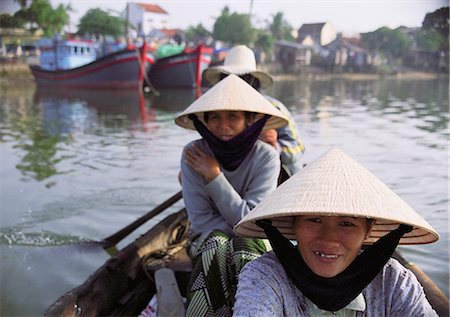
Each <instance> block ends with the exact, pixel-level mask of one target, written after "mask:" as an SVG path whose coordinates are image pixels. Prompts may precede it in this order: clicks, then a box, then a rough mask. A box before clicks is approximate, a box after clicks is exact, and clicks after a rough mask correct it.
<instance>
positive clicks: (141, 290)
mask: <svg viewBox="0 0 450 317" xmlns="http://www.w3.org/2000/svg"><path fill="white" fill-rule="evenodd" d="M180 198H181V192H180V193H178V194H176V195H175V196H173V197H171V198H169V199H168V200H167V201H166V202H164V203H163V204H161V205H160V206H158V207H157V208H155V209H154V210H152V211H150V212H149V213H147V214H146V215H144V216H143V217H141V218H139V219H137V220H136V221H135V222H134V223H133V224H131V225H129V226H127V227H126V228H124V229H122V230H121V231H119V232H118V233H116V234H114V235H112V236H111V237H109V238H107V239H105V240H103V243H105V245H104V247H109V246H111V245H114V244H115V243H116V242H117V241H118V240H120V239H121V238H123V236H124V235H126V234H128V233H129V231H130V230H134V229H135V228H136V227H137V226H139V225H141V224H142V223H144V222H145V221H147V220H148V219H150V218H152V217H154V216H155V215H157V214H159V213H160V212H162V211H163V210H165V209H166V208H168V206H170V205H171V204H173V203H174V202H175V201H176V200H178V199H180ZM130 228H131V229H130ZM188 229H189V221H188V218H187V215H186V211H185V209H184V208H183V209H181V210H180V211H178V212H176V213H173V214H171V215H169V216H167V217H166V218H165V219H164V220H162V221H161V222H160V223H158V224H157V225H156V226H155V227H153V228H152V229H150V230H149V231H148V232H147V233H145V234H144V235H142V236H141V237H140V238H138V239H137V240H135V241H134V242H132V243H131V244H129V245H128V246H126V247H125V248H123V249H122V250H121V251H120V252H118V253H117V254H116V255H115V256H113V257H112V258H110V259H109V260H108V261H106V262H105V264H103V265H102V266H101V267H100V268H99V269H98V270H97V271H96V272H95V273H93V274H92V275H91V276H90V277H89V278H88V279H87V280H86V281H85V282H84V283H83V284H81V285H80V286H78V287H76V288H74V289H72V290H70V291H69V292H67V293H66V294H65V295H63V296H61V297H60V298H59V299H57V300H56V302H54V303H53V304H52V305H51V306H50V307H49V308H48V309H47V311H46V312H45V314H44V315H45V316H74V317H75V316H138V315H139V314H140V313H141V312H142V311H143V310H144V309H146V307H147V308H148V304H149V302H150V299H152V297H153V296H154V295H155V294H156V285H155V272H156V271H157V270H159V269H161V268H169V269H171V270H173V271H174V272H175V277H176V280H177V283H178V287H179V290H180V294H181V296H183V297H185V296H186V293H187V290H188V283H189V276H190V273H191V271H192V264H191V261H190V259H189V257H188V255H187V253H186V244H187V232H188ZM394 257H395V258H397V259H398V260H399V261H400V262H401V263H402V264H403V265H404V266H405V267H407V268H409V269H410V270H411V271H412V272H414V274H415V275H416V276H417V278H418V280H419V281H420V282H421V284H422V286H423V287H424V291H425V294H426V296H427V298H428V300H429V302H430V303H431V305H432V306H433V308H434V309H435V310H436V312H437V313H438V314H439V316H448V314H449V301H448V298H447V297H446V296H445V295H444V294H443V292H442V291H441V290H440V289H439V288H438V287H437V286H436V285H435V284H434V283H433V282H432V281H431V279H430V278H429V277H427V275H426V274H425V273H424V272H423V271H422V270H420V268H419V267H417V266H416V265H414V264H412V263H409V262H408V261H406V260H405V258H404V257H402V256H401V254H400V253H399V252H397V251H396V252H395V253H394Z"/></svg>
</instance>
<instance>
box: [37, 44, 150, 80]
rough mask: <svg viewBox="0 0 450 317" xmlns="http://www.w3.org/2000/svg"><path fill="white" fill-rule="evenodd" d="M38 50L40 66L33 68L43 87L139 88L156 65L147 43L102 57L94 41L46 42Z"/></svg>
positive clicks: (121, 49)
mask: <svg viewBox="0 0 450 317" xmlns="http://www.w3.org/2000/svg"><path fill="white" fill-rule="evenodd" d="M39 49H40V51H41V55H40V65H39V66H37V65H30V68H31V72H32V74H33V76H34V78H35V81H36V83H37V84H38V85H40V86H64V87H72V88H73V87H77V88H138V87H142V86H143V82H144V78H145V75H146V73H147V72H148V71H149V70H150V68H151V65H152V64H153V63H154V61H155V59H154V57H153V55H152V54H151V53H150V52H149V51H148V49H147V44H146V43H145V42H144V44H143V45H142V46H140V47H135V46H128V47H124V46H123V47H120V46H119V47H118V48H117V49H119V50H118V51H115V52H112V53H109V54H106V55H103V56H100V53H99V47H98V44H97V43H95V42H92V41H82V40H50V41H43V42H41V43H40V44H39Z"/></svg>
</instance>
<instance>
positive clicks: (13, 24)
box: [0, 13, 25, 28]
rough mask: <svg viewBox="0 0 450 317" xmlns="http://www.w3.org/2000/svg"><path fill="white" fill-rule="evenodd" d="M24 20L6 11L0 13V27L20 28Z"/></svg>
mask: <svg viewBox="0 0 450 317" xmlns="http://www.w3.org/2000/svg"><path fill="white" fill-rule="evenodd" d="M24 24H25V21H24V20H23V19H20V18H16V17H14V16H12V15H10V14H8V13H4V14H0V28H21V27H23V25H24Z"/></svg>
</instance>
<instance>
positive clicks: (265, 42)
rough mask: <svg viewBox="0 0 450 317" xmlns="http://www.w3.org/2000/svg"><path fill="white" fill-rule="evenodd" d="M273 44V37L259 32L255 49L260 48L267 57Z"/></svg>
mask: <svg viewBox="0 0 450 317" xmlns="http://www.w3.org/2000/svg"><path fill="white" fill-rule="evenodd" d="M273 42H274V37H273V36H272V34H269V33H268V32H265V31H261V30H259V31H258V34H257V36H256V41H255V47H258V48H260V49H261V50H263V51H264V52H265V53H266V54H267V55H270V54H271V52H272V47H273Z"/></svg>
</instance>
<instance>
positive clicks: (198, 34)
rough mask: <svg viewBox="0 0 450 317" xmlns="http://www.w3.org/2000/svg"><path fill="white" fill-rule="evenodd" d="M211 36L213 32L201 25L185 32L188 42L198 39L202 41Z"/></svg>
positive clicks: (191, 27)
mask: <svg viewBox="0 0 450 317" xmlns="http://www.w3.org/2000/svg"><path fill="white" fill-rule="evenodd" d="M209 35H211V32H209V31H208V30H207V29H205V28H204V27H203V25H202V24H201V23H200V24H198V25H197V26H190V27H189V28H188V29H187V30H186V32H185V36H186V39H187V40H188V41H195V40H196V39H202V38H205V37H207V36H209Z"/></svg>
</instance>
